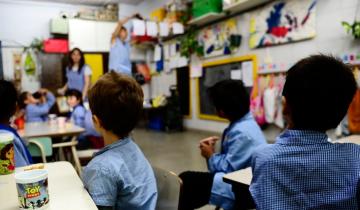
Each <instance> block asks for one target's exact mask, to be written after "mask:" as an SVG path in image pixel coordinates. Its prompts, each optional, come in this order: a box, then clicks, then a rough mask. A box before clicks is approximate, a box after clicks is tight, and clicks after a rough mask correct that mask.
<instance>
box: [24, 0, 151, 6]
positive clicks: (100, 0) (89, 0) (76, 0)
mask: <svg viewBox="0 0 360 210" xmlns="http://www.w3.org/2000/svg"><path fill="white" fill-rule="evenodd" d="M28 1H48V2H54V3H55V2H56V3H66V4H85V5H94V6H99V5H104V4H109V3H124V4H132V5H137V4H139V3H141V2H143V1H144V0H28Z"/></svg>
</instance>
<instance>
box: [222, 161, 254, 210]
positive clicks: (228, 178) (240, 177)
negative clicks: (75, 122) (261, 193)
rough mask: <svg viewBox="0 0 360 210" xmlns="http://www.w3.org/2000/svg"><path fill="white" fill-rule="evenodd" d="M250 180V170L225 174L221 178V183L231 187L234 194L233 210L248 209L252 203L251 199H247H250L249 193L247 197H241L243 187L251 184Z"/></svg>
mask: <svg viewBox="0 0 360 210" xmlns="http://www.w3.org/2000/svg"><path fill="white" fill-rule="evenodd" d="M251 180H252V170H251V168H250V167H249V168H246V169H243V170H239V171H235V172H232V173H228V174H225V175H224V176H223V181H224V182H226V183H228V184H231V185H232V190H233V192H234V194H235V208H234V209H238V210H239V209H249V208H250V207H249V206H251V205H252V204H253V201H252V199H247V198H249V197H251V195H250V193H249V195H248V196H245V197H244V196H243V194H244V190H243V189H244V187H247V186H249V185H250V184H251Z"/></svg>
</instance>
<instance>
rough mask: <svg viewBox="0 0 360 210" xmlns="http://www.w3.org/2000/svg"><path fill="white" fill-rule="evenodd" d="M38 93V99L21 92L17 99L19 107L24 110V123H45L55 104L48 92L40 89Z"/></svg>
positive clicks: (52, 96)
mask: <svg viewBox="0 0 360 210" xmlns="http://www.w3.org/2000/svg"><path fill="white" fill-rule="evenodd" d="M38 93H39V94H40V95H41V97H40V99H36V98H34V96H33V95H32V94H31V93H29V92H23V93H21V95H20V97H19V98H20V99H19V106H20V108H22V109H25V120H26V122H45V121H47V120H48V114H49V111H50V109H51V107H52V106H53V105H54V104H55V97H54V95H53V94H52V93H51V92H50V91H48V90H46V89H40V90H39V91H38Z"/></svg>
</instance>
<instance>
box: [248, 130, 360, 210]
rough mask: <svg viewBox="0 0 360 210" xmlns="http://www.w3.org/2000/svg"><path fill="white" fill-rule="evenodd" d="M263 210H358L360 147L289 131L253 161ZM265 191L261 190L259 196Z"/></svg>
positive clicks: (255, 189)
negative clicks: (334, 142)
mask: <svg viewBox="0 0 360 210" xmlns="http://www.w3.org/2000/svg"><path fill="white" fill-rule="evenodd" d="M254 160H255V161H254V164H255V169H254V174H259V175H257V176H255V177H254V179H253V184H252V185H251V188H252V189H253V190H252V192H253V196H254V197H255V198H256V201H257V204H260V205H258V206H257V208H258V209H347V210H350V209H354V210H355V209H357V198H356V193H357V189H360V188H359V187H360V185H359V173H360V146H358V145H355V144H333V143H330V142H328V137H327V135H326V134H324V133H320V132H315V131H295V130H288V131H286V132H285V133H283V134H282V135H281V136H279V138H278V139H277V143H276V144H274V145H268V146H266V147H264V148H262V149H259V150H258V151H257V153H256V154H255V155H254ZM260 189H262V190H260Z"/></svg>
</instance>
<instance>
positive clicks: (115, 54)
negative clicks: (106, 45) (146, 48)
mask: <svg viewBox="0 0 360 210" xmlns="http://www.w3.org/2000/svg"><path fill="white" fill-rule="evenodd" d="M109 70H113V71H115V72H117V73H122V74H127V75H130V76H131V70H132V69H131V60H130V44H129V42H128V41H125V42H123V41H121V40H120V39H119V38H118V37H117V38H116V39H115V43H114V44H112V45H111V48H110V54H109Z"/></svg>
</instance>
